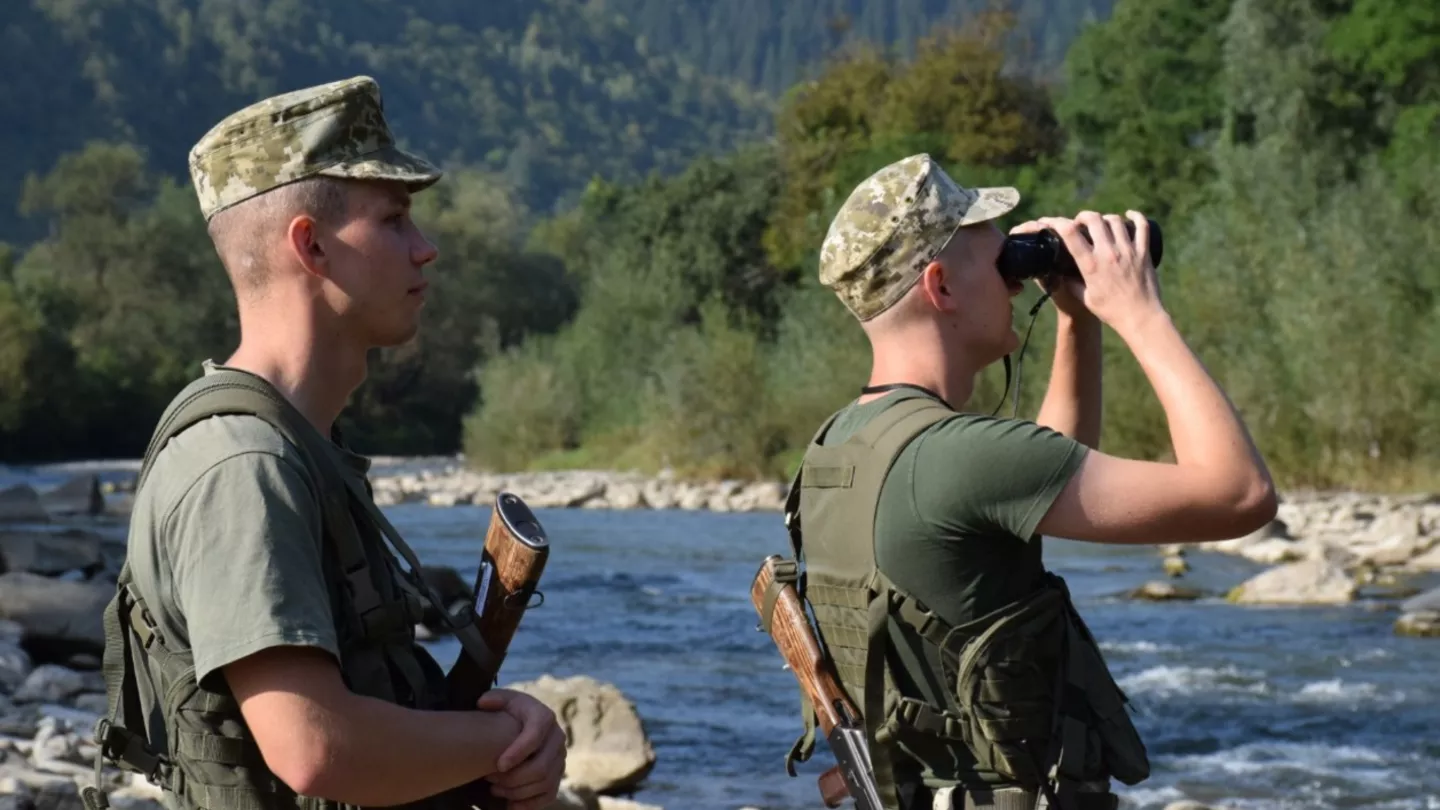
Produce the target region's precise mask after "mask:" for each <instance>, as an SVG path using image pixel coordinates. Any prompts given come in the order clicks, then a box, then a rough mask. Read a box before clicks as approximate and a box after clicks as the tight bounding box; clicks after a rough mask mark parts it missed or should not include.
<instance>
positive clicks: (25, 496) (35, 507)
mask: <svg viewBox="0 0 1440 810" xmlns="http://www.w3.org/2000/svg"><path fill="white" fill-rule="evenodd" d="M49 520H50V513H49V512H46V511H45V507H44V506H43V505H42V504H41V503H40V495H39V493H37V492H36V491H35V488H34V487H32V486H30V485H29V484H16V485H14V486H10V487H6V488H4V489H0V523H46V522H48V521H49Z"/></svg>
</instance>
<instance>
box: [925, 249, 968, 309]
mask: <svg viewBox="0 0 1440 810" xmlns="http://www.w3.org/2000/svg"><path fill="white" fill-rule="evenodd" d="M946 275H947V273H946V270H945V265H944V264H942V263H940V261H939V260H936V261H932V262H930V263H929V264H927V265H925V269H924V270H922V271H920V281H919V282H917V284H918V286H919V287H920V289H921V291H922V293H923V295H924V296H925V300H927V301H929V302H930V306H932V307H934V308H935V309H938V310H940V311H941V312H954V311H955V308H956V306H957V305H958V303H959V302H957V301H956V300H955V296H953V295H951V294H950V287H949V281H950V280H949V279H947V278H946Z"/></svg>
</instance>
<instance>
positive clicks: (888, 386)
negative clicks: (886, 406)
mask: <svg viewBox="0 0 1440 810" xmlns="http://www.w3.org/2000/svg"><path fill="white" fill-rule="evenodd" d="M1006 361H1007V362H1008V361H1009V357H1008V355H1007V357H1006ZM1006 387H1007V388H1008V387H1009V385H1008V384H1007V385H1006ZM906 388H908V389H910V390H912V391H920V392H921V393H924V394H928V395H930V396H932V397H934V398H935V399H938V400H940V403H941V404H942V405H944V406H945V407H947V408H950V403H949V402H946V401H945V398H944V397H942V396H940V395H939V394H937V393H936V392H934V391H932V390H931V389H929V388H926V387H925V386H923V385H916V384H915V383H905V382H901V383H885V384H884V385H867V386H865V387H864V388H861V389H860V393H862V394H883V393H885V392H887V391H900V390H902V389H906ZM950 409H951V410H952V411H953V410H954V408H950Z"/></svg>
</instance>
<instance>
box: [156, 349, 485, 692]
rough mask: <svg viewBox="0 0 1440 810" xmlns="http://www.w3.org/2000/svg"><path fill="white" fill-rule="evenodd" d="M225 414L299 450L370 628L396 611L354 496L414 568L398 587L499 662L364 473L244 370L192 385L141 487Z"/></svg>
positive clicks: (177, 403)
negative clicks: (193, 431)
mask: <svg viewBox="0 0 1440 810" xmlns="http://www.w3.org/2000/svg"><path fill="white" fill-rule="evenodd" d="M224 414H248V415H251V416H256V417H259V418H261V419H264V420H265V421H267V422H269V423H270V424H271V425H273V426H274V427H275V429H276V430H278V431H280V433H281V435H282V436H284V437H285V438H286V440H287V441H289V442H290V443H291V444H292V445H294V446H295V447H296V448H297V449H298V450H299V451H300V453H301V456H302V458H303V459H304V461H305V464H306V467H307V468H308V469H309V470H310V473H311V475H312V476H313V477H314V478H315V481H316V486H317V488H318V489H319V497H320V500H321V507H322V510H323V513H324V516H325V522H326V524H327V525H329V526H331V527H333V531H330V532H328V534H330V535H331V536H332V538H333V540H334V546H335V550H336V552H337V554H338V556H339V558H340V564H341V570H342V572H343V573H344V575H345V577H346V579H347V580H348V581H349V584H350V589H351V597H352V599H353V600H354V609H355V610H356V612H357V613H358V614H359V615H360V619H361V621H362V623H365V624H366V627H367V630H368V629H369V626H370V625H371V624H372V623H374V624H376V625H377V626H378V625H380V624H385V625H389V624H393V620H394V617H393V616H390V615H389V613H388V612H387V611H386V610H385V607H386V604H387V603H386V601H385V600H384V599H382V597H381V596H380V594H379V592H378V591H377V590H376V588H375V583H374V581H373V580H372V579H371V575H370V572H369V565H368V562H367V559H366V556H365V552H364V549H363V547H362V546H361V544H360V539H359V536H358V533H357V532H356V531H354V529H353V518H352V517H351V512H350V508H349V507H350V503H351V502H353V503H355V504H357V505H358V506H359V507H360V508H361V509H362V510H363V512H364V514H365V516H366V517H367V518H368V519H369V520H370V521H371V522H372V523H373V524H374V525H375V527H376V528H377V529H378V530H379V532H380V534H381V536H382V537H384V539H385V540H387V541H388V542H389V544H390V546H391V548H392V549H393V550H394V551H395V552H397V553H398V554H399V556H400V557H402V558H404V560H405V562H406V564H407V565H408V566H409V571H408V572H407V571H404V570H401V569H400V568H399V567H398V566H397V567H396V572H397V574H398V575H399V576H400V577H401V578H402V579H403V580H404V581H403V582H402V583H401V585H400V587H401V589H402V590H409V591H411V592H412V593H414V594H417V595H418V596H419V597H420V598H422V599H424V600H425V601H427V602H429V603H430V605H431V606H432V607H434V608H435V610H436V612H438V613H439V614H440V616H441V617H442V618H443V620H444V621H445V622H446V623H447V624H448V625H449V626H450V631H451V632H452V633H453V635H454V636H455V638H456V640H458V641H459V642H460V645H461V646H462V647H463V648H464V649H465V651H466V652H467V653H469V654H470V655H471V656H473V657H474V658H475V659H476V660H478V661H482V662H487V664H488V665H491V666H494V665H495V662H496V661H497V660H498V656H497V655H496V654H495V653H494V652H493V651H492V650H491V649H490V647H489V645H487V644H486V643H485V640H484V639H483V638H482V637H481V635H480V631H479V628H478V627H477V626H476V624H475V622H474V618H473V616H465V615H463V614H462V615H459V616H457V615H455V614H452V613H451V611H450V610H449V609H448V608H447V606H446V605H445V603H444V601H443V600H442V599H441V598H440V595H439V594H438V593H437V592H436V591H435V589H434V588H433V587H431V585H430V584H429V583H428V582H426V581H425V578H424V577H423V576H421V574H420V571H421V565H420V560H419V558H418V557H416V555H415V552H414V551H412V550H411V548H410V546H409V544H407V543H406V542H405V540H404V539H403V538H402V537H401V536H400V533H399V532H398V531H396V530H395V527H394V526H393V525H391V523H390V520H389V519H388V518H386V517H385V514H384V513H383V512H381V511H380V509H379V508H378V507H376V506H375V502H374V499H373V498H372V497H371V496H370V493H369V492H368V491H366V490H365V489H364V488H363V487H362V486H361V484H360V482H359V481H358V477H357V476H354V475H345V474H343V473H342V472H341V470H340V469H339V466H338V463H337V462H336V460H335V458H334V456H333V454H332V452H331V451H330V449H329V448H328V447H326V446H325V444H324V442H325V439H324V437H322V436H321V435H320V433H319V431H317V430H315V428H314V427H313V426H312V425H311V424H310V423H309V422H308V421H307V420H306V419H305V417H304V415H303V414H301V413H300V412H299V410H297V409H296V408H295V407H294V406H293V405H292V404H290V401H289V400H287V399H286V398H285V397H284V395H282V394H281V393H280V392H279V391H277V390H275V388H274V387H273V386H271V385H270V384H269V383H268V382H266V381H265V380H264V379H262V378H260V377H257V376H255V375H253V374H248V373H246V372H242V371H235V370H231V369H221V370H218V371H215V372H213V373H211V374H207V375H205V376H204V377H201V378H200V379H197V380H195V381H193V382H192V383H190V384H189V385H188V386H186V387H185V388H184V389H183V390H182V391H181V392H180V394H179V395H177V396H176V397H175V399H174V401H172V402H171V404H170V406H169V407H168V408H166V410H165V413H164V414H163V415H162V416H161V419H160V424H159V425H158V426H157V428H156V430H155V433H154V435H153V436H152V438H151V440H150V447H149V448H148V449H147V450H146V460H145V462H144V465H143V466H142V468H141V478H140V481H139V483H137V488H138V486H139V484H142V483H143V482H144V476H145V475H146V474H147V473H148V471H149V468H150V465H151V464H152V463H153V459H154V458H155V457H156V456H158V455H159V451H160V450H161V449H162V448H163V447H164V445H165V443H166V442H168V441H169V440H170V439H171V438H173V437H174V436H176V435H178V434H179V433H180V432H181V431H182V430H184V429H186V428H188V427H190V426H191V425H194V424H196V423H197V422H199V421H201V420H203V419H207V418H210V417H212V416H219V415H224ZM347 492H348V496H353V501H352V497H347ZM347 527H349V528H348V529H347Z"/></svg>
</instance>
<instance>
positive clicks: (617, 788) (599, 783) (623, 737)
mask: <svg viewBox="0 0 1440 810" xmlns="http://www.w3.org/2000/svg"><path fill="white" fill-rule="evenodd" d="M509 688H511V689H515V690H516V691H521V692H525V693H526V694H529V695H531V696H533V697H534V698H536V699H537V700H539V701H540V702H542V703H544V704H545V705H546V706H548V707H550V710H551V711H553V712H554V713H555V717H556V718H557V719H558V720H559V721H560V725H561V727H562V728H563V729H564V730H565V739H566V746H567V753H566V759H565V778H566V780H568V781H569V782H571V783H572V784H575V785H579V786H583V787H588V788H590V789H591V790H593V791H595V792H596V793H614V792H623V791H628V790H633V789H634V788H635V787H637V786H638V785H639V784H640V782H641V781H643V780H644V779H645V777H646V776H648V775H649V773H650V770H651V769H652V768H654V767H655V750H654V748H653V747H652V746H651V743H650V738H649V736H648V735H647V734H646V732H645V726H644V723H643V722H642V721H641V720H640V715H639V714H637V713H636V711H635V706H634V704H633V703H631V702H630V701H629V700H628V699H627V698H626V697H625V695H624V694H622V693H621V692H620V690H619V689H617V688H616V687H615V686H614V685H612V684H608V683H602V682H600V681H597V680H595V679H594V678H591V677H588V676H583V675H580V676H574V677H570V678H564V679H561V678H555V677H553V676H550V675H544V676H541V677H540V678H539V679H538V680H535V681H528V682H524V683H517V684H514V685H512V686H510V687H509Z"/></svg>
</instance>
